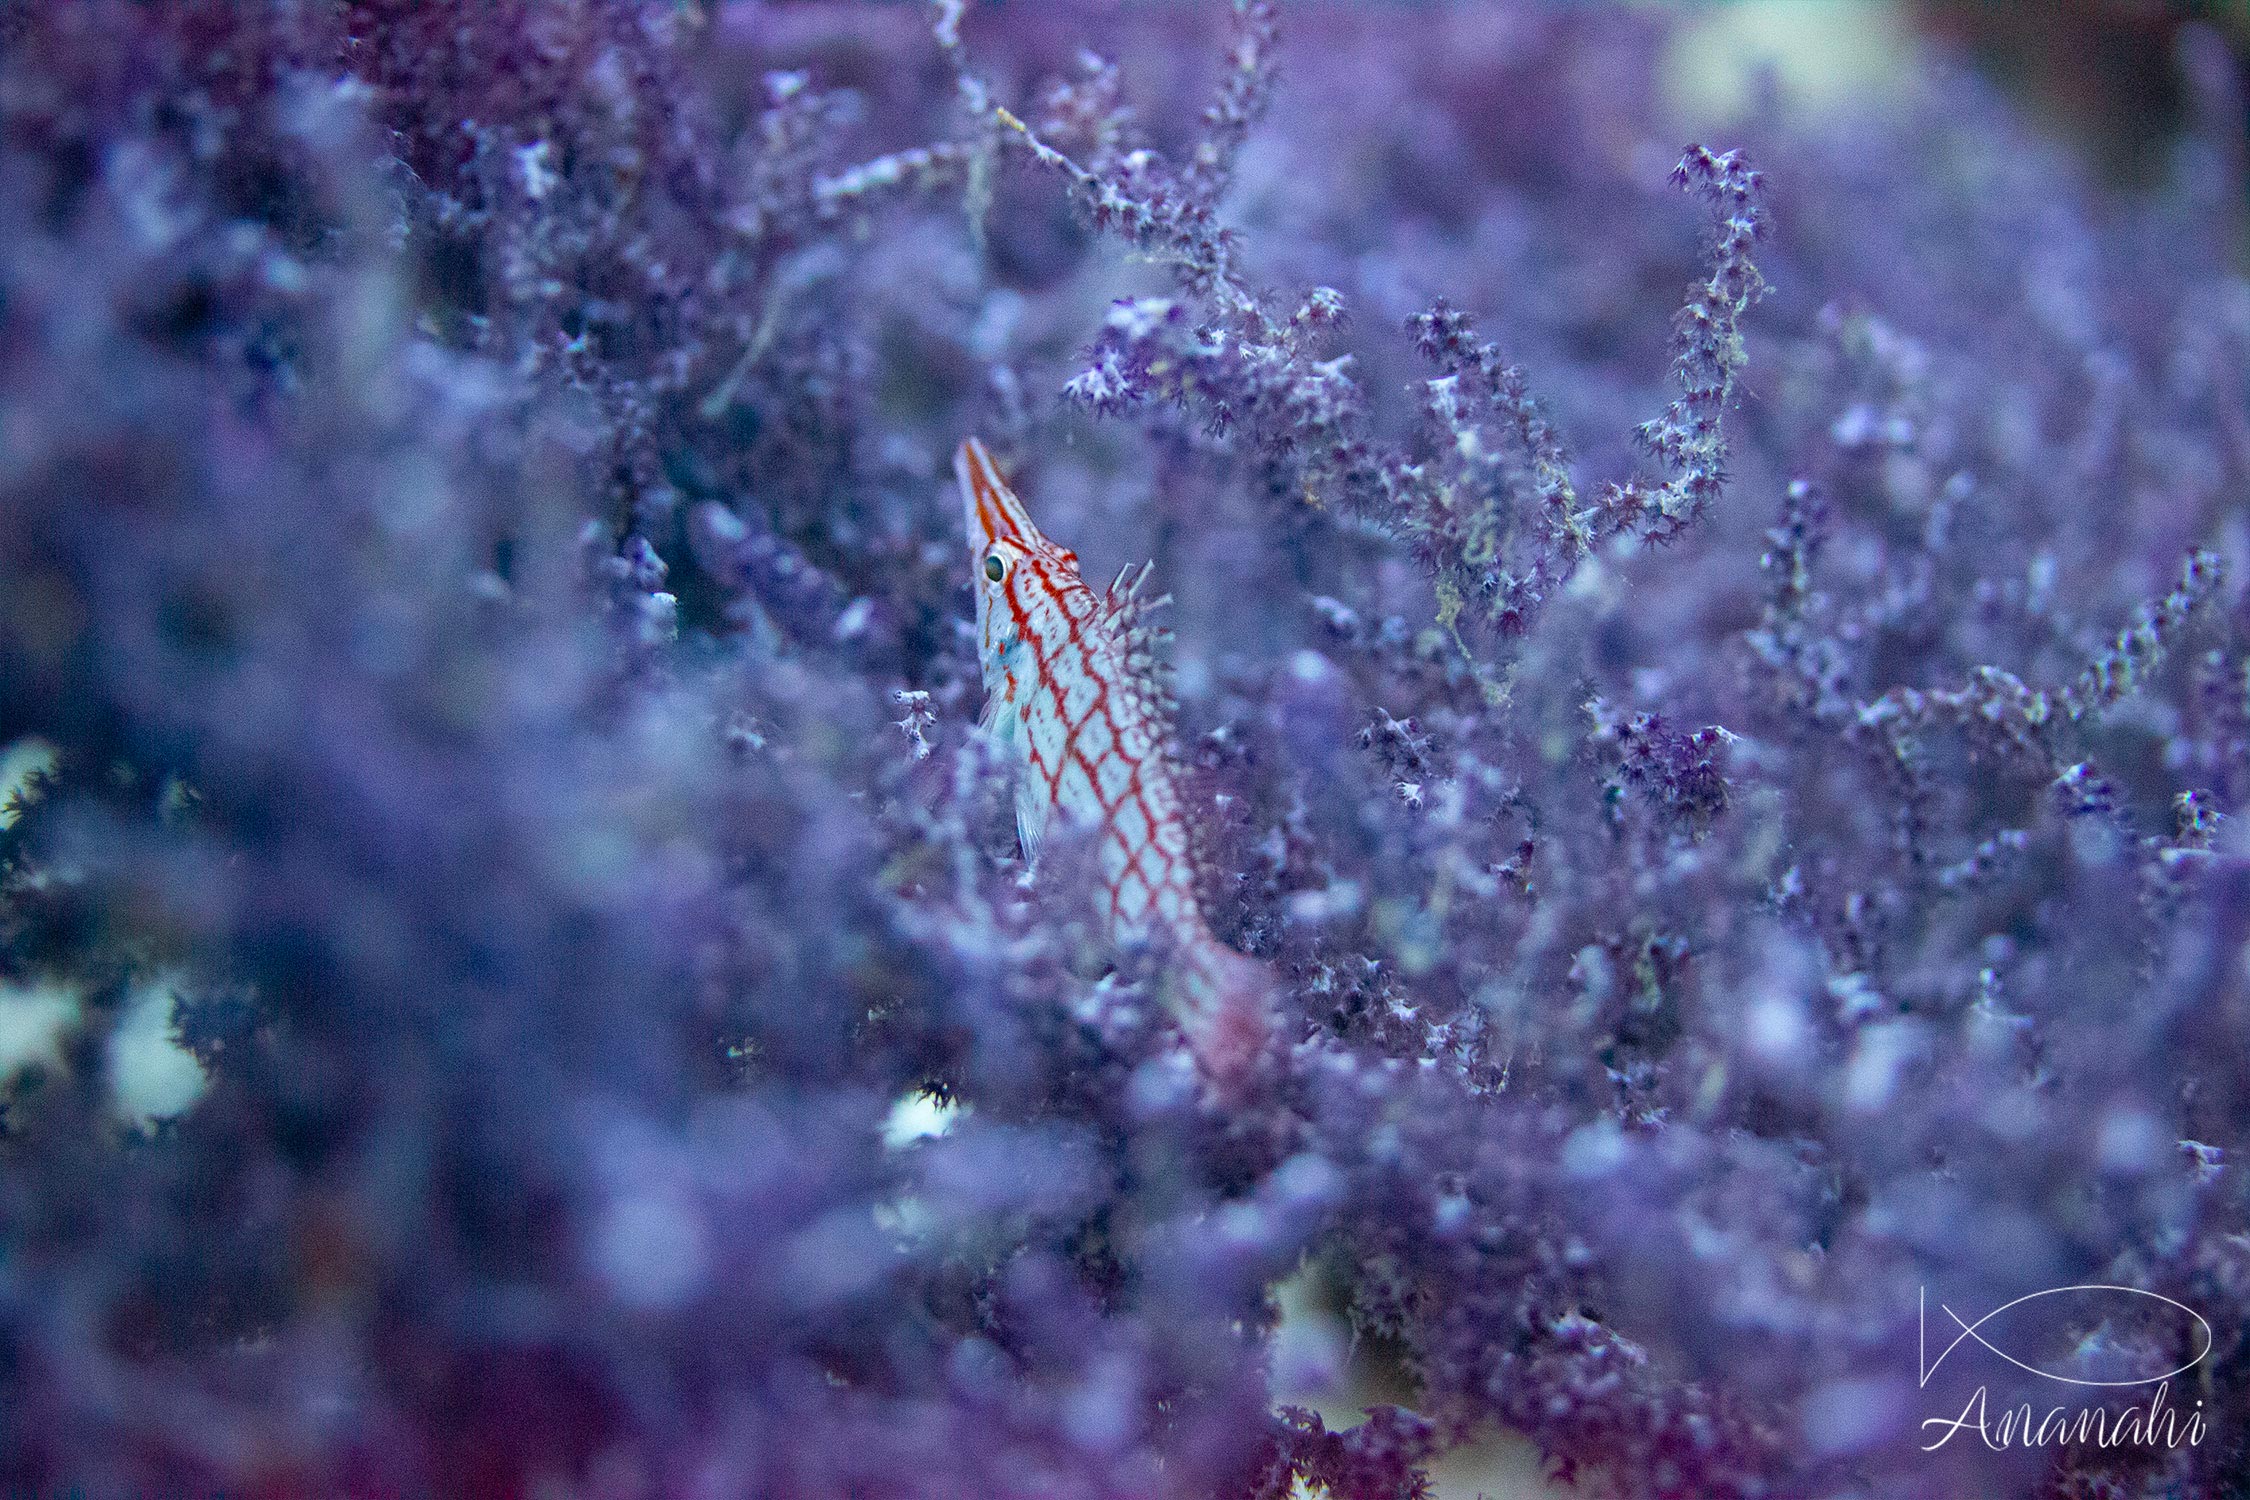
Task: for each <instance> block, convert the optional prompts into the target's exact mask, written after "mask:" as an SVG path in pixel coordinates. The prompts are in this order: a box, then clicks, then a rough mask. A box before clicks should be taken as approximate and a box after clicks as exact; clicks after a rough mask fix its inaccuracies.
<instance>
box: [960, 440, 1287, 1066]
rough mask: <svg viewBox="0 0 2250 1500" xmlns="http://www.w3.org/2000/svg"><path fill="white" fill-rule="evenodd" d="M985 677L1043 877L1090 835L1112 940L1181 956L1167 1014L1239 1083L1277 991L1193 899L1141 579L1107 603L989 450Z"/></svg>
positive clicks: (981, 489)
mask: <svg viewBox="0 0 2250 1500" xmlns="http://www.w3.org/2000/svg"><path fill="white" fill-rule="evenodd" d="M953 469H954V474H955V476H956V477H957V478H958V479H959V481H960V486H961V500H962V505H963V508H964V512H965V517H966V521H967V526H968V535H969V543H970V547H971V565H972V566H973V568H974V569H975V573H974V581H975V588H976V601H977V643H978V655H979V658H980V659H981V661H982V663H983V668H984V690H985V707H984V718H983V723H982V728H983V729H984V731H985V733H986V734H987V736H988V737H989V738H990V740H991V741H992V743H994V744H995V745H997V746H998V747H999V748H1000V750H1001V753H1002V754H1003V756H1005V757H1007V758H1008V759H1009V760H1011V761H1013V762H1014V771H1015V800H1016V829H1017V832H1018V834H1019V836H1020V837H1021V839H1022V841H1023V848H1024V854H1025V857H1026V858H1027V859H1030V860H1032V861H1033V862H1034V863H1036V861H1037V858H1038V853H1039V846H1040V843H1041V841H1042V840H1043V839H1044V838H1045V836H1046V833H1047V830H1048V828H1049V827H1050V825H1051V824H1052V823H1053V821H1054V820H1055V819H1056V818H1058V817H1059V818H1062V819H1064V820H1066V821H1067V822H1068V823H1070V824H1072V825H1074V826H1077V827H1080V828H1083V829H1085V830H1087V831H1088V832H1089V833H1090V835H1091V837H1092V840H1093V849H1094V865H1095V870H1096V872H1097V878H1098V880H1099V882H1100V895H1101V898H1102V901H1103V904H1104V907H1105V914H1106V916H1107V918H1108V922H1109V926H1110V930H1111V934H1112V936H1113V937H1114V938H1115V939H1116V940H1118V941H1120V942H1131V941H1151V940H1154V941H1157V942H1159V943H1161V944H1162V945H1163V946H1165V947H1166V948H1167V949H1168V950H1169V952H1170V955H1171V966H1170V976H1169V982H1168V984H1167V986H1166V999H1167V1002H1168V1003H1169V1005H1170V1006H1171V1009H1172V1011H1173V1014H1174V1015H1175V1016H1176V1017H1177V1018H1178V1020H1179V1022H1180V1025H1181V1029H1182V1030H1183V1031H1184V1032H1185V1033H1186V1035H1187V1039H1188V1044H1189V1046H1190V1047H1191V1049H1192V1050H1193V1051H1194V1053H1195V1055H1196V1058H1197V1060H1198V1061H1199V1062H1200V1063H1201V1064H1202V1066H1203V1068H1204V1070H1205V1071H1206V1072H1207V1073H1209V1074H1210V1075H1211V1076H1212V1077H1213V1078H1214V1079H1217V1080H1219V1081H1221V1082H1228V1081H1233V1080H1236V1079H1239V1078H1240V1077H1241V1076H1242V1074H1243V1073H1244V1072H1245V1071H1246V1070H1247V1069H1248V1068H1249V1067H1250V1065H1251V1064H1252V1063H1253V1062H1255V1060H1256V1057H1257V1055H1258V1053H1259V1051H1260V1050H1261V1049H1262V1047H1263V1045H1264V1042H1265V1034H1266V1012H1267V1008H1268V998H1269V995H1270V991H1271V976H1270V974H1269V973H1268V971H1267V970H1266V967H1265V965H1263V964H1261V963H1259V962H1258V961H1257V960H1255V959H1252V958H1248V957H1246V956H1244V955H1243V954H1240V953H1237V952H1235V951H1234V950H1233V949H1231V948H1229V947H1227V946H1226V945H1225V944H1224V943H1222V942H1220V941H1219V940H1218V938H1217V937H1215V936H1214V935H1213V934H1212V932H1211V930H1210V928H1209V926H1208V925H1207V924H1206V923H1205V921H1204V919H1203V913H1202V909H1201V908H1200V906H1199V905H1198V904H1197V902H1196V899H1195V868H1194V864H1193V862H1192V856H1191V855H1190V853H1189V844H1188V832H1187V824H1186V821H1185V818H1184V816H1183V810H1182V809H1183V804H1182V799H1181V796H1180V790H1179V784H1178V778H1177V774H1176V772H1175V771H1174V768H1173V763H1172V758H1171V722H1170V713H1169V711H1168V706H1167V700H1166V695H1165V692H1164V689H1163V687H1162V685H1161V682H1160V680H1159V679H1158V677H1157V675H1156V661H1155V657H1154V655H1153V648H1154V647H1155V646H1156V645H1157V644H1158V642H1159V641H1160V639H1161V635H1160V633H1159V632H1156V631H1154V630H1152V629H1150V628H1149V627H1148V625H1147V624H1146V623H1145V615H1146V613H1147V612H1148V611H1150V610H1153V609H1155V608H1157V607H1159V606H1160V605H1162V604H1164V603H1165V602H1167V601H1166V600H1163V599H1144V598H1143V597H1142V595H1141V588H1142V586H1143V584H1144V583H1145V582H1146V580H1147V577H1148V571H1149V570H1148V569H1147V568H1146V567H1144V568H1142V569H1141V570H1140V572H1139V574H1138V576H1133V577H1131V579H1130V582H1128V573H1121V574H1119V575H1118V578H1117V581H1116V582H1114V583H1112V584H1111V585H1110V587H1109V588H1108V589H1107V590H1106V591H1105V592H1102V593H1096V592H1095V591H1094V590H1093V589H1092V588H1090V587H1089V586H1088V585H1087V583H1086V581H1085V579H1084V578H1083V577H1082V576H1080V573H1079V568H1078V554H1077V553H1075V552H1073V551H1071V550H1070V549H1069V548H1068V547H1063V546H1059V545H1057V544H1056V543H1054V542H1053V541H1050V540H1049V539H1048V538H1047V536H1046V534H1045V533H1043V532H1042V531H1040V529H1039V527H1038V526H1037V525H1036V524H1035V523H1034V522H1033V521H1032V519H1031V516H1030V514H1029V512H1027V511H1026V510H1025V509H1024V507H1023V502H1022V501H1021V500H1019V499H1017V498H1016V494H1015V492H1014V491H1013V490H1012V489H1010V488H1009V487H1008V484H1007V481H1006V480H1004V479H1003V478H1002V477H1001V475H1000V471H999V469H998V468H997V467H996V466H995V465H994V464H993V462H992V456H991V455H990V454H989V453H987V452H986V451H985V448H984V445H983V444H982V443H980V442H978V441H977V440H976V439H975V438H970V439H969V440H968V441H966V442H964V443H963V444H962V445H961V447H960V451H959V452H957V453H956V454H955V455H954V459H953Z"/></svg>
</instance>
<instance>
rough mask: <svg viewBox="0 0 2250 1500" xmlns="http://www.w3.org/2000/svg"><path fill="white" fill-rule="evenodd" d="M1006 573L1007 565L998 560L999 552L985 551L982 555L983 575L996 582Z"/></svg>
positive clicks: (1005, 575)
mask: <svg viewBox="0 0 2250 1500" xmlns="http://www.w3.org/2000/svg"><path fill="white" fill-rule="evenodd" d="M1007 575H1008V565H1007V564H1006V563H1004V562H1002V561H1001V560H1000V554H999V553H997V552H987V553H986V554H985V555H984V576H985V577H987V578H989V579H991V580H992V581H993V582H994V583H998V582H999V581H1000V580H1001V579H1003V578H1005V577H1007Z"/></svg>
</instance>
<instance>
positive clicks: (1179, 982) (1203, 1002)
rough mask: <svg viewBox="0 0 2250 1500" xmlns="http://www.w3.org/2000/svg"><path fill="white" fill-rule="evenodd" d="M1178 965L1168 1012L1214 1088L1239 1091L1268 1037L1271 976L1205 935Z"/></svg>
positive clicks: (1270, 1024)
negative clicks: (1185, 1037) (1184, 1035)
mask: <svg viewBox="0 0 2250 1500" xmlns="http://www.w3.org/2000/svg"><path fill="white" fill-rule="evenodd" d="M1181 960H1182V961H1181V964H1180V968H1179V971H1178V975H1177V978H1176V980H1175V982H1174V983H1173V985H1172V1009H1173V1012H1174V1014H1175V1015H1176V1016H1177V1017H1178V1019H1179V1022H1180V1029H1181V1030H1182V1031H1183V1032H1184V1033H1186V1036H1187V1042H1188V1047H1189V1049H1190V1050H1191V1051H1193V1052H1194V1054H1195V1059H1196V1061H1197V1062H1198V1063H1199V1064H1200V1065H1201V1066H1202V1068H1203V1071H1204V1073H1205V1074H1206V1075H1208V1076H1209V1077H1210V1079H1211V1081H1212V1082H1213V1083H1215V1084H1217V1085H1218V1086H1219V1087H1220V1088H1221V1089H1230V1088H1235V1087H1239V1086H1240V1085H1241V1084H1243V1083H1244V1082H1245V1081H1247V1080H1248V1078H1249V1076H1250V1075H1251V1074H1252V1073H1253V1072H1254V1071H1255V1070H1256V1068H1257V1065H1258V1061H1259V1059H1260V1058H1261V1057H1263V1056H1264V1055H1265V1051H1266V1047H1267V1044H1268V1042H1269V1041H1270V1040H1271V1038H1272V1030H1273V1016H1272V1012H1273V975H1272V973H1271V971H1269V970H1268V969H1267V968H1266V966H1265V965H1264V964H1262V963H1260V962H1258V961H1257V960H1256V959H1254V958H1249V957H1245V956H1244V955H1243V954H1240V953H1237V952H1235V951H1234V950H1233V949H1231V948H1228V947H1226V946H1225V945H1224V944H1222V943H1220V942H1219V940H1218V939H1216V938H1214V937H1211V936H1210V935H1209V934H1207V933H1206V934H1202V935H1200V940H1199V941H1196V942H1194V943H1191V944H1189V945H1188V947H1187V951H1186V952H1185V953H1183V954H1182V955H1181Z"/></svg>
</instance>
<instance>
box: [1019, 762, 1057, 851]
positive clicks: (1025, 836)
mask: <svg viewBox="0 0 2250 1500" xmlns="http://www.w3.org/2000/svg"><path fill="white" fill-rule="evenodd" d="M1052 810H1053V809H1051V808H1050V807H1049V806H1048V805H1047V801H1046V799H1045V798H1044V797H1042V796H1040V794H1039V789H1038V788H1037V787H1035V786H1033V785H1032V784H1031V778H1030V776H1028V775H1019V776H1018V777H1017V778H1016V838H1017V840H1018V841H1019V842H1020V843H1022V845H1023V862H1024V864H1025V865H1026V866H1027V867H1029V868H1031V869H1034V870H1036V869H1037V868H1038V867H1039V846H1040V844H1042V843H1043V842H1045V841H1046V837H1047V815H1048V813H1049V812H1051V811H1052Z"/></svg>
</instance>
